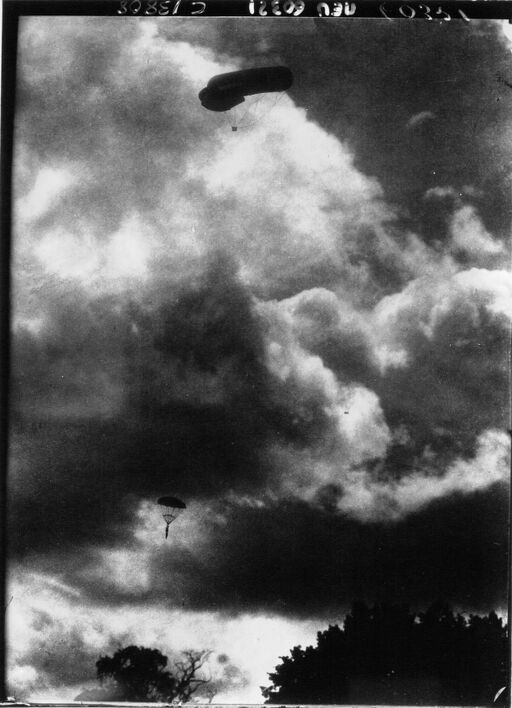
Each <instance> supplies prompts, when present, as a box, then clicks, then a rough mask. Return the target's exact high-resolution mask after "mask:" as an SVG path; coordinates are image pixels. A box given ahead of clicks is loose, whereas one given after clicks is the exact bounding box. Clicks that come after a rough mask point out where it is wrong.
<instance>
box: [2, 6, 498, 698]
mask: <svg viewBox="0 0 512 708" xmlns="http://www.w3.org/2000/svg"><path fill="white" fill-rule="evenodd" d="M511 59H512V55H511V51H510V45H509V44H508V43H507V38H506V35H505V33H504V31H503V27H502V25H501V23H499V22H493V23H491V22H472V23H469V24H468V23H465V22H462V21H460V22H450V23H445V24H442V25H441V24H438V23H437V22H431V23H429V22H408V21H405V20H404V21H398V22H396V23H395V22H388V21H385V20H382V21H379V20H371V21H354V20H351V21H350V22H343V21H338V22H336V21H334V22H330V21H327V20H324V21H314V20H312V19H311V20H309V19H304V20H295V21H287V20H284V21H279V20H277V21H272V20H270V21H268V20H256V19H255V20H241V19H223V18H217V19H212V18H210V19H197V18H192V19H186V18H181V19H180V18H176V17H174V18H160V19H158V20H154V19H151V18H148V19H140V18H136V19H127V18H105V17H102V18H86V17H81V18H65V17H60V18H58V17H57V18H53V17H52V18H44V17H33V18H24V19H23V20H22V21H21V27H20V46H19V77H18V84H17V114H16V133H15V175H14V196H15V223H14V240H13V249H14V258H13V279H14V285H13V301H14V313H13V320H12V326H13V332H14V335H13V373H12V384H13V392H12V399H11V400H12V410H11V413H12V416H11V422H12V425H11V438H10V468H9V478H8V479H9V492H10V499H9V504H10V506H9V508H10V519H11V538H10V543H11V549H10V560H9V596H10V595H12V600H11V602H10V605H9V628H10V636H9V649H10V667H11V668H10V674H9V677H10V681H11V684H12V688H11V690H12V691H13V692H14V693H15V695H16V696H17V697H19V698H21V697H24V698H33V699H34V698H48V697H50V696H51V697H56V698H60V699H62V700H67V699H70V698H73V697H74V696H75V695H76V694H77V693H78V692H79V691H80V690H81V689H82V688H84V687H87V686H91V685H93V684H94V672H95V667H94V663H95V661H96V659H97V658H98V657H99V655H100V654H102V653H103V654H104V653H109V652H112V651H114V650H115V649H116V648H117V647H119V646H125V645H126V644H128V643H135V644H139V645H145V646H150V647H155V648H159V649H161V650H162V651H164V653H166V654H167V655H169V656H171V657H172V656H174V655H175V654H176V653H178V652H179V651H180V650H183V649H188V648H194V649H210V650H211V651H212V654H211V657H210V665H209V668H208V671H209V672H210V675H211V676H212V677H213V678H215V679H216V680H218V681H219V686H220V692H219V694H218V696H217V700H231V701H244V702H249V701H252V702H258V701H260V700H261V694H260V691H259V686H260V685H266V684H267V683H268V679H267V672H269V671H271V670H272V669H273V668H274V666H275V665H276V663H278V660H279V656H280V655H282V654H285V653H287V652H288V651H289V649H291V647H292V646H294V645H296V644H303V645H304V644H307V643H311V642H314V640H315V633H316V631H317V630H319V629H323V628H325V627H326V626H327V624H328V623H329V622H331V623H332V622H336V621H341V620H342V619H343V616H344V613H345V611H346V610H347V608H348V607H349V606H350V604H351V602H352V601H353V600H354V599H356V598H359V599H364V600H366V601H368V602H376V601H386V602H393V601H400V602H407V603H410V605H411V606H412V607H414V608H422V607H424V606H425V605H427V604H429V603H431V602H433V601H435V600H436V599H444V600H446V601H447V602H449V603H451V604H452V606H453V607H455V608H457V609H460V610H464V611H479V612H486V611H489V610H490V609H492V608H494V609H497V610H501V611H503V610H504V608H505V605H506V544H507V538H506V536H507V528H506V524H507V514H508V511H507V505H508V491H509V488H508V477H509V461H508V458H509V442H508V433H507V429H508V427H509V423H508V409H507V389H508V374H507V370H508V364H507V360H508V332H509V329H508V328H509V324H510V322H509V316H510V313H511V312H512V279H511V276H510V272H509V262H510V261H509V252H508V248H509V237H510V217H511V214H512V205H511V200H510V194H511V192H510V187H511V183H510V164H511V162H510V161H511V158H512V154H511V153H512V118H511V116H512V92H511V90H510V85H511V84H512V65H511ZM273 65H285V66H288V67H289V68H290V69H291V71H292V72H293V75H294V83H293V86H292V88H291V89H290V90H289V91H287V92H286V93H284V94H282V95H279V96H267V97H264V98H263V100H261V101H257V102H256V105H252V104H249V101H248V102H247V104H246V105H245V104H244V106H243V107H241V108H242V110H241V112H239V114H238V116H237V117H234V118H231V117H228V116H225V115H224V114H213V113H211V112H209V111H207V110H205V109H204V108H203V107H202V106H201V104H200V102H199V101H198V98H197V94H198V92H199V90H200V89H201V88H202V87H203V86H204V85H205V83H206V82H207V81H208V79H209V78H211V77H212V76H214V75H216V74H219V73H222V72H225V71H231V70H235V69H239V68H246V67H255V66H273ZM233 122H236V125H237V127H238V130H237V131H236V132H235V131H232V130H231V125H232V124H233ZM164 494H171V495H174V496H178V497H180V498H181V499H183V500H184V501H185V502H186V504H187V510H186V511H185V512H184V513H183V515H182V516H181V517H180V518H179V519H178V520H177V521H175V522H174V524H173V525H172V526H171V527H170V533H169V538H168V540H167V541H166V540H165V538H164V529H165V523H164V522H163V520H162V518H161V516H160V512H159V510H158V508H157V505H156V499H157V498H158V497H160V496H162V495H164Z"/></svg>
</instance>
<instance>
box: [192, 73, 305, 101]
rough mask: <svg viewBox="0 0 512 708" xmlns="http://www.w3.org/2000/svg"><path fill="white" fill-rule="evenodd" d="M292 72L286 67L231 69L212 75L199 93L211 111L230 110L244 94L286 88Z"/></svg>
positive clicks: (291, 78)
mask: <svg viewBox="0 0 512 708" xmlns="http://www.w3.org/2000/svg"><path fill="white" fill-rule="evenodd" d="M292 83H293V75H292V72H291V71H290V69H288V68H287V67H286V66H268V67H262V68H260V69H243V70H241V71H229V72H227V73H226V74H217V76H213V77H212V78H211V79H210V80H209V81H208V83H207V84H206V86H205V87H204V89H202V90H201V91H200V92H199V100H200V101H201V104H202V105H203V106H204V107H205V108H207V109H208V110H209V111H229V110H230V109H231V108H234V107H235V106H238V105H239V104H240V103H243V102H244V101H245V96H253V95H254V94H258V93H273V92H277V91H286V90H287V89H289V88H290V86H291V85H292Z"/></svg>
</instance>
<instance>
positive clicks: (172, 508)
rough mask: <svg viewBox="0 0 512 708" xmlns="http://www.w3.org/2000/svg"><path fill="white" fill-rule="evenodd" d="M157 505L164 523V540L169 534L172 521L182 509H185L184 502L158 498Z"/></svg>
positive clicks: (174, 498) (176, 499)
mask: <svg viewBox="0 0 512 708" xmlns="http://www.w3.org/2000/svg"><path fill="white" fill-rule="evenodd" d="M158 504H159V505H160V506H161V507H162V516H163V517H164V520H165V523H166V524H167V525H166V527H165V538H167V536H168V534H169V524H171V523H172V522H173V521H174V519H176V518H177V517H178V516H179V515H180V514H181V512H182V511H183V509H186V508H187V507H186V505H185V502H182V501H181V499H178V498H177V497H160V499H159V500H158Z"/></svg>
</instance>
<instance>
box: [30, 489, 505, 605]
mask: <svg viewBox="0 0 512 708" xmlns="http://www.w3.org/2000/svg"><path fill="white" fill-rule="evenodd" d="M507 504H508V501H507V490H506V489H505V488H504V487H503V486H501V485H495V486H494V487H492V488H490V489H489V490H487V491H485V492H481V493H474V494H472V495H469V496H468V495H466V496H464V497H462V496H459V495H455V496H454V497H452V498H450V499H444V500H443V499H442V500H439V501H438V502H436V503H433V504H432V505H431V506H429V507H428V508H426V509H424V510H423V511H420V512H418V513H416V514H415V515H413V516H410V517H408V518H407V519H406V520H404V521H402V522H399V523H386V524H361V523H360V522H357V521H351V520H349V519H347V518H344V517H342V516H340V515H339V514H335V513H331V512H330V511H329V510H328V509H326V510H324V511H322V510H321V509H319V508H316V509H314V508H311V507H310V506H309V505H307V504H304V503H299V502H288V503H278V504H270V503H267V505H265V506H261V507H258V506H254V505H252V506H250V505H243V504H240V503H233V502H232V503H217V504H216V505H213V506H212V507H211V509H210V511H209V513H207V514H205V515H204V516H203V517H202V518H201V520H200V524H201V535H200V537H198V539H197V541H195V540H194V539H191V540H190V542H188V543H187V544H186V545H184V544H183V542H180V541H179V540H177V539H176V540H175V541H174V542H173V544H172V548H171V549H170V550H169V549H168V548H167V547H162V548H161V549H160V550H159V549H157V548H155V549H154V550H153V552H152V553H151V554H150V568H151V571H150V582H149V583H148V585H147V589H146V590H140V589H139V590H138V591H137V590H134V589H133V587H131V586H130V581H129V578H128V577H127V578H126V587H123V582H117V583H113V581H112V580H111V579H110V578H109V576H108V574H105V575H102V576H100V577H98V575H97V574H96V575H95V574H91V573H90V572H89V570H88V565H87V560H86V558H84V565H83V566H82V568H80V569H78V568H76V567H75V568H73V567H72V566H71V565H68V566H67V567H66V568H65V569H64V572H63V574H62V576H61V579H62V580H63V581H65V582H67V583H71V584H73V585H75V586H76V587H79V588H80V590H81V591H82V593H83V596H82V598H83V601H86V600H87V599H88V600H89V601H90V602H91V603H94V604H96V603H98V602H99V603H100V604H105V605H112V606H117V605H119V604H120V603H125V602H131V603H142V604H143V605H144V606H145V607H151V606H152V605H153V604H155V605H158V606H160V605H162V606H164V607H167V608H173V607H180V608H181V609H182V610H183V611H190V610H212V611H218V612H225V613H228V614H233V613H234V614H236V613H244V612H248V611H251V612H254V611H260V612H264V613H266V614H278V615H289V616H292V617H303V618H307V617H318V618H331V617H333V616H341V615H342V613H343V611H344V610H345V609H346V608H347V607H348V606H349V605H350V603H351V601H352V600H353V599H354V598H361V599H365V600H367V601H369V602H373V601H383V602H409V603H412V604H416V606H417V607H422V606H424V605H426V604H428V603H429V602H431V601H433V600H434V599H436V598H440V599H444V600H445V601H447V602H450V603H452V604H453V605H454V606H456V607H460V608H462V609H464V610H471V609H482V608H483V609H485V608H492V607H494V608H496V607H503V606H505V604H506V588H507V557H506V556H507V554H506V548H507V531H506V520H507V513H508V512H507ZM132 551H134V552H135V553H139V554H140V553H143V549H142V548H139V549H138V550H137V547H136V546H135V547H132ZM39 562H40V561H37V560H36V561H35V563H36V567H37V565H38V563H39ZM43 567H44V566H43ZM52 567H53V562H52V556H49V557H48V559H47V569H49V568H52ZM92 568H93V565H92V566H91V567H90V569H92Z"/></svg>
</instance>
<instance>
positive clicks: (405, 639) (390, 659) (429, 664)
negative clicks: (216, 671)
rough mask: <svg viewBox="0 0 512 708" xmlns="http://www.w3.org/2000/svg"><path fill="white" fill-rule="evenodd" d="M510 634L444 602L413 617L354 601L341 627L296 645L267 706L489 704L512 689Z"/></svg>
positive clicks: (275, 678) (493, 618)
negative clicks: (510, 684)
mask: <svg viewBox="0 0 512 708" xmlns="http://www.w3.org/2000/svg"><path fill="white" fill-rule="evenodd" d="M508 653H509V652H508V641H507V628H506V627H504V626H503V622H502V620H501V619H500V618H499V617H497V615H496V614H495V613H494V612H491V613H490V614H489V615H488V616H487V617H479V616H477V615H470V616H469V617H467V618H466V617H465V616H463V615H461V614H454V613H453V612H452V610H451V609H450V608H449V607H447V606H446V605H444V604H442V603H436V604H434V605H432V606H431V607H430V608H429V609H428V610H427V611H426V612H424V613H420V614H415V613H411V612H410V611H409V608H408V607H407V606H406V605H393V606H386V605H375V606H374V607H373V608H370V607H367V606H366V605H365V604H364V603H355V604H354V605H353V607H352V610H351V612H350V613H349V614H348V615H347V617H346V618H345V622H344V624H343V629H340V627H339V626H337V625H334V626H330V627H329V628H328V629H327V630H325V631H323V632H319V633H318V634H317V644H316V646H315V647H312V646H310V647H307V648H306V649H302V648H301V647H294V648H293V649H292V650H291V652H290V656H287V657H281V662H282V663H281V664H279V665H278V666H276V668H275V671H274V672H273V673H271V674H269V677H270V680H271V681H272V684H273V685H272V686H269V687H267V688H262V693H263V696H264V697H265V698H266V699H267V700H266V702H267V703H280V704H283V703H295V704H297V703H381V704H391V705H400V704H402V705H404V704H416V705H427V704H431V705H432V704H434V703H437V704H444V705H450V704H451V705H469V704H480V705H482V704H484V705H489V704H491V703H492V701H493V697H494V696H495V694H496V693H497V691H498V690H499V689H500V688H501V687H503V686H505V685H506V684H507V666H508Z"/></svg>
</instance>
